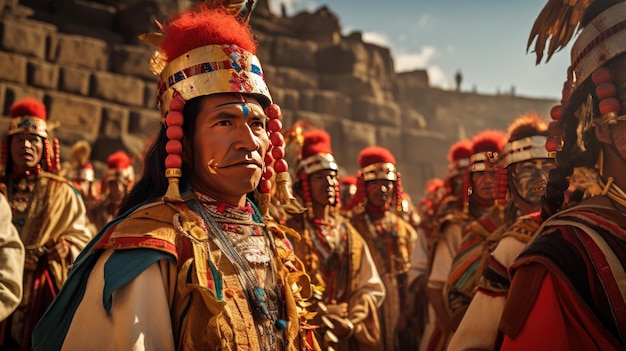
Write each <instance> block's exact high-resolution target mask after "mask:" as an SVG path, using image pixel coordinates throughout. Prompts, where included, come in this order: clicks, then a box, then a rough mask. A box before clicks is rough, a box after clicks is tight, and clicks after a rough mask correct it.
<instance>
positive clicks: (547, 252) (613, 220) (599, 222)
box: [496, 0, 626, 350]
mask: <svg viewBox="0 0 626 351" xmlns="http://www.w3.org/2000/svg"><path fill="white" fill-rule="evenodd" d="M572 9H575V10H574V11H572ZM625 23H626V1H623V0H611V1H608V0H602V1H573V2H567V3H564V2H561V1H552V0H550V1H548V4H546V7H545V8H544V9H543V10H542V11H541V13H540V15H539V16H538V18H537V20H536V21H535V24H534V26H533V30H532V32H531V36H530V39H531V40H530V41H529V43H532V42H533V40H534V39H535V37H536V40H537V41H536V43H537V44H536V46H537V47H536V50H535V52H537V54H538V57H537V58H538V60H537V62H540V61H541V53H543V52H544V47H543V46H544V45H545V43H546V41H545V40H546V38H550V48H549V51H548V55H552V53H554V52H555V50H558V49H560V48H563V47H565V46H566V45H567V44H568V42H569V40H570V38H572V35H571V33H577V37H576V39H575V42H574V44H573V45H572V46H571V47H572V52H571V58H572V61H571V66H570V67H569V68H568V80H567V82H566V84H565V85H564V91H563V99H562V105H559V106H555V107H554V108H553V109H552V111H551V116H552V118H553V119H554V121H553V122H552V123H551V124H550V128H549V130H550V135H549V138H548V141H547V142H546V148H547V149H548V151H554V152H555V153H556V161H557V162H556V163H557V167H556V168H555V169H553V170H552V171H550V177H549V181H548V183H547V186H546V193H545V196H544V199H543V202H542V209H541V210H542V218H544V222H543V224H542V226H541V227H540V228H539V229H538V230H537V231H536V233H535V234H534V237H533V239H532V240H531V241H530V242H529V244H528V246H526V247H525V248H524V250H523V251H522V252H521V253H520V255H519V256H518V257H517V258H516V259H515V261H514V262H513V263H512V265H511V267H510V269H509V274H510V276H511V286H510V289H509V292H508V296H507V300H506V304H505V306H504V309H503V312H502V318H501V320H500V324H499V329H500V331H501V332H502V334H501V335H500V336H501V337H500V338H499V340H502V342H501V343H498V344H497V345H496V347H499V348H500V349H502V350H624V349H626V313H624V311H625V310H626V285H625V282H626V276H625V273H624V272H625V268H626V217H625V214H626V193H624V189H626V116H625V114H626V99H625V97H626V95H625V92H626V90H625V87H626V85H625V83H626V40H625V38H626V26H625V25H624V24H625ZM555 28H557V30H555ZM565 33H570V34H569V35H564V34H565ZM593 166H595V167H597V170H598V173H599V174H598V176H597V179H596V182H597V187H596V189H597V191H588V193H587V197H586V198H584V199H582V200H581V201H580V202H578V203H577V204H575V205H574V206H564V191H566V190H567V189H568V187H569V179H568V178H569V177H570V176H571V175H572V171H573V169H575V168H577V167H593ZM588 190H593V189H591V188H589V189H588Z"/></svg>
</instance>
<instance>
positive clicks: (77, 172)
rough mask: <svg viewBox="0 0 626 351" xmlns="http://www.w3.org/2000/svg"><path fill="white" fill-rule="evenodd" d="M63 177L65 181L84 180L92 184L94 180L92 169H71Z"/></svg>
mask: <svg viewBox="0 0 626 351" xmlns="http://www.w3.org/2000/svg"><path fill="white" fill-rule="evenodd" d="M65 177H66V178H67V179H74V180H86V181H89V182H93V181H94V180H95V179H96V175H95V173H94V171H93V168H81V169H72V170H70V171H69V172H68V173H67V175H66V176H65Z"/></svg>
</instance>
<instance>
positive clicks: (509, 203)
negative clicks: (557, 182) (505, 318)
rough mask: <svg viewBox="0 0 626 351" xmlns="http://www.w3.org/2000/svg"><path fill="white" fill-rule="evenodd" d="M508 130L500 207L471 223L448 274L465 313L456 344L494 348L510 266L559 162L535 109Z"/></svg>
mask: <svg viewBox="0 0 626 351" xmlns="http://www.w3.org/2000/svg"><path fill="white" fill-rule="evenodd" d="M508 132H509V135H510V137H509V140H508V143H507V144H506V145H505V146H504V148H503V150H502V152H501V154H500V157H499V160H498V164H497V171H496V172H497V173H496V174H497V176H496V206H493V207H492V208H491V209H489V210H488V211H487V212H486V213H485V214H484V215H483V216H482V217H481V218H479V219H478V220H476V221H474V222H473V223H471V224H470V225H469V226H468V227H467V229H466V231H465V233H464V238H463V241H462V242H461V245H460V247H459V250H458V251H457V254H456V257H455V258H454V261H453V263H452V268H451V270H450V275H449V277H448V278H449V279H448V284H449V286H448V298H449V305H450V308H451V310H452V312H453V313H454V314H456V315H458V316H459V317H460V316H463V315H465V317H464V318H463V321H462V322H461V324H460V326H459V327H458V329H457V331H456V332H455V334H454V336H453V338H452V340H451V342H450V348H452V349H468V348H470V349H473V348H478V349H493V348H494V345H495V336H496V333H497V325H498V320H499V318H500V315H501V313H502V306H503V305H504V299H505V296H506V293H507V289H508V279H507V278H508V265H509V264H510V262H512V261H513V260H514V259H515V257H516V256H517V255H518V254H519V252H520V250H521V248H522V247H523V246H525V245H526V243H527V242H528V240H530V235H531V234H532V233H533V232H534V231H535V229H537V228H538V227H539V225H540V224H541V216H540V214H539V209H540V208H541V197H542V196H543V194H544V192H545V185H546V183H547V180H548V172H549V171H550V170H551V169H553V168H554V166H555V163H554V158H553V157H551V156H550V155H549V154H548V151H547V150H546V148H545V143H546V140H547V134H548V129H547V125H546V124H545V123H544V122H543V121H542V119H541V117H540V116H538V115H536V114H524V115H521V116H519V117H518V118H516V119H515V120H514V121H513V122H512V123H511V125H510V126H509V130H508ZM494 228H496V229H494ZM500 240H502V241H500ZM496 245H497V246H498V248H497V249H496ZM494 249H495V250H496V251H494V252H493V255H490V254H491V253H492V251H493V250H494ZM483 274H484V275H483ZM481 275H483V278H481ZM479 280H480V281H479ZM477 287H478V291H479V293H478V294H476V291H477ZM481 291H482V293H481ZM475 294H476V295H475ZM470 301H471V305H470ZM468 308H469V310H468V311H467V313H466V312H465V311H466V310H467V309H468ZM476 318H478V319H476ZM455 320H458V318H455ZM470 336H471V337H470ZM475 343H477V344H475ZM472 345H473V346H472Z"/></svg>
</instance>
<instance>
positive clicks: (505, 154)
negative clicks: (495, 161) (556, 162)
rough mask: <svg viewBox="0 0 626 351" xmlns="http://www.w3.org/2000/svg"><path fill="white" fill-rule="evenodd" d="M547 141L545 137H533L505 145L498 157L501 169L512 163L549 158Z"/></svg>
mask: <svg viewBox="0 0 626 351" xmlns="http://www.w3.org/2000/svg"><path fill="white" fill-rule="evenodd" d="M547 139H548V138H547V137H545V136H542V135H535V136H531V137H527V138H523V139H520V140H515V141H512V142H510V143H508V144H506V145H505V146H504V149H503V150H502V155H501V156H500V159H501V162H502V164H501V167H502V168H506V167H508V166H509V165H511V164H513V163H517V162H522V161H527V160H531V159H535V158H551V157H550V155H549V154H548V151H547V150H546V141H547Z"/></svg>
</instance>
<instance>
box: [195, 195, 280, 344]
mask: <svg viewBox="0 0 626 351" xmlns="http://www.w3.org/2000/svg"><path fill="white" fill-rule="evenodd" d="M195 194H196V197H197V199H198V201H193V200H192V201H190V203H189V207H190V208H191V209H192V210H193V211H195V212H197V213H199V214H200V215H201V217H202V219H203V220H204V221H205V223H206V224H207V228H208V229H209V231H210V234H212V235H211V238H212V239H213V241H214V242H215V244H216V245H217V247H218V248H219V249H220V251H222V253H223V254H224V256H226V257H227V258H228V260H229V261H230V263H231V264H232V265H233V267H234V268H235V271H236V273H237V278H238V280H239V283H240V284H241V286H242V288H243V290H244V293H245V296H246V298H247V300H248V303H249V304H250V307H251V310H252V315H253V317H254V320H255V321H256V322H257V323H258V324H257V326H258V329H259V330H258V332H259V335H260V340H259V341H260V343H261V345H262V346H263V348H264V349H266V350H274V349H277V348H278V349H280V348H282V346H279V345H281V344H282V340H281V339H280V338H279V335H278V334H277V332H276V331H282V330H284V329H286V327H287V322H286V321H285V320H283V319H280V318H279V317H280V316H282V315H284V311H283V310H282V308H281V304H280V302H279V301H280V300H282V296H281V294H280V289H279V286H278V284H277V281H276V275H275V274H276V267H275V266H274V261H273V259H272V257H271V256H270V255H271V252H274V251H275V249H274V242H273V240H272V238H271V236H270V235H269V234H268V233H267V232H266V231H265V230H263V228H264V226H265V224H264V223H263V220H262V217H261V215H260V213H259V212H258V210H257V209H256V208H253V205H252V204H251V203H249V202H248V203H246V206H245V207H243V208H236V207H233V206H229V205H227V204H224V203H220V202H217V201H215V200H213V199H211V198H209V197H207V196H205V195H203V194H200V193H197V192H196V193H195ZM274 328H275V329H274Z"/></svg>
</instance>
